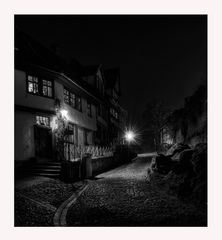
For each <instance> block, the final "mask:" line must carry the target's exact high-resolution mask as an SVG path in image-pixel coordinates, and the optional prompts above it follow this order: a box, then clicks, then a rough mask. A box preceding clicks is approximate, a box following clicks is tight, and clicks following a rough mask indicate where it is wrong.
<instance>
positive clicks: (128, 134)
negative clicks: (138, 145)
mask: <svg viewBox="0 0 222 240" xmlns="http://www.w3.org/2000/svg"><path fill="white" fill-rule="evenodd" d="M125 139H126V141H127V142H128V143H130V142H133V141H135V134H134V132H132V131H127V132H126V133H125Z"/></svg>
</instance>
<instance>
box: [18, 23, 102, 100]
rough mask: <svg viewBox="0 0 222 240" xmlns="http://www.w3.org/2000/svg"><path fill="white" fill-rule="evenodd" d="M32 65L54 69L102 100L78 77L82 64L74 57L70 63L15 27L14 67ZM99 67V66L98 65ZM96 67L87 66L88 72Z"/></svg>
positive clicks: (95, 91) (100, 98)
mask: <svg viewBox="0 0 222 240" xmlns="http://www.w3.org/2000/svg"><path fill="white" fill-rule="evenodd" d="M30 65H34V66H37V67H42V68H45V69H47V70H49V71H55V72H56V74H59V75H61V76H62V77H63V76H64V77H67V78H69V79H70V80H71V81H72V82H73V83H74V84H77V85H79V86H80V87H81V88H83V89H85V90H86V91H87V92H88V93H90V94H92V95H94V96H95V97H96V98H97V99H99V100H100V101H103V98H102V96H100V94H99V92H98V91H97V89H94V88H93V87H92V86H90V85H89V84H88V83H87V82H85V81H84V80H83V79H81V78H80V77H79V75H80V71H81V69H82V66H81V65H80V64H79V63H78V62H77V61H76V60H75V59H74V60H73V61H72V62H71V63H70V64H67V62H66V61H65V60H63V59H62V58H61V57H59V56H58V55H56V54H55V53H54V52H53V51H51V50H49V49H48V48H46V47H44V46H43V45H41V44H40V43H38V42H37V41H35V40H34V39H33V38H31V37H30V36H29V35H27V34H25V33H24V32H22V31H20V30H19V29H18V28H15V67H16V68H21V69H25V68H26V67H27V66H30ZM98 67H99V66H98ZM98 67H96V66H94V67H92V66H89V67H87V70H88V73H90V71H89V70H91V72H93V71H92V70H93V69H98Z"/></svg>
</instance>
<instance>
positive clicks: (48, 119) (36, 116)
mask: <svg viewBox="0 0 222 240" xmlns="http://www.w3.org/2000/svg"><path fill="white" fill-rule="evenodd" d="M37 118H39V120H37ZM40 118H42V119H47V122H48V124H47V125H45V124H39V123H41V120H40ZM50 120H51V119H50V117H49V116H45V115H40V114H36V115H35V124H36V125H37V126H39V127H47V128H51V123H50ZM38 121H39V123H38ZM43 122H44V121H43Z"/></svg>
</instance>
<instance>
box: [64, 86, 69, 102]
mask: <svg viewBox="0 0 222 240" xmlns="http://www.w3.org/2000/svg"><path fill="white" fill-rule="evenodd" d="M64 102H65V103H67V104H69V91H68V90H66V89H64Z"/></svg>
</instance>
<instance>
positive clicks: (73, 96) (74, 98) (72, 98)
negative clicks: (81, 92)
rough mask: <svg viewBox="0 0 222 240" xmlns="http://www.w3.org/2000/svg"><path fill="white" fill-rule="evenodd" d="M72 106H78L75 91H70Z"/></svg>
mask: <svg viewBox="0 0 222 240" xmlns="http://www.w3.org/2000/svg"><path fill="white" fill-rule="evenodd" d="M70 106H71V107H73V108H75V107H76V96H75V94H74V93H71V92H70Z"/></svg>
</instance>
